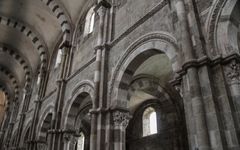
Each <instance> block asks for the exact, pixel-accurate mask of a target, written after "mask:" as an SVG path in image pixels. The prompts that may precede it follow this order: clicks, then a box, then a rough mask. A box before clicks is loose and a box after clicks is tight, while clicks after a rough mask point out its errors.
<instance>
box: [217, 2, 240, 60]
mask: <svg viewBox="0 0 240 150" xmlns="http://www.w3.org/2000/svg"><path fill="white" fill-rule="evenodd" d="M239 9H240V1H238V0H231V1H227V2H226V4H225V5H224V7H223V10H222V12H221V14H220V18H219V20H218V25H217V27H216V33H215V36H216V37H215V41H216V46H215V47H216V49H217V50H220V52H219V53H220V54H222V55H223V56H226V55H229V54H231V53H238V54H239V43H238V42H239V33H240V27H239V25H240V17H239V15H240V10H239ZM223 18H224V19H223Z"/></svg>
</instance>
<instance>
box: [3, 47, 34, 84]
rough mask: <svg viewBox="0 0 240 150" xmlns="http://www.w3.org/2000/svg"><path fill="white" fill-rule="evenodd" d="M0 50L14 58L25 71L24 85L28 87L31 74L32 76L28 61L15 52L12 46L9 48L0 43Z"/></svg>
mask: <svg viewBox="0 0 240 150" xmlns="http://www.w3.org/2000/svg"><path fill="white" fill-rule="evenodd" d="M0 52H4V53H6V54H8V55H10V56H12V57H13V58H15V59H16V60H17V61H18V63H19V64H20V65H21V66H22V67H23V70H24V73H25V80H26V83H25V87H29V86H30V83H31V76H32V69H31V68H30V64H29V62H28V61H27V60H26V59H25V58H23V56H22V55H21V54H19V53H17V52H18V51H17V50H14V49H13V48H10V47H9V46H8V45H5V44H2V43H0Z"/></svg>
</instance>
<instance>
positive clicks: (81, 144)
mask: <svg viewBox="0 0 240 150" xmlns="http://www.w3.org/2000/svg"><path fill="white" fill-rule="evenodd" d="M84 142H85V135H84V134H83V132H81V133H80V136H79V137H78V139H77V144H76V146H77V147H76V150H84Z"/></svg>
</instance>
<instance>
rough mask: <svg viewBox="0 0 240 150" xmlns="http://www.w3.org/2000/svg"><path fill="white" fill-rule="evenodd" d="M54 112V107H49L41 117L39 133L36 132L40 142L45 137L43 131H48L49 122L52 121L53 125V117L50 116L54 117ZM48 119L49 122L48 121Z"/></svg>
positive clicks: (38, 127)
mask: <svg viewBox="0 0 240 150" xmlns="http://www.w3.org/2000/svg"><path fill="white" fill-rule="evenodd" d="M53 111H54V106H52V105H50V106H48V107H47V108H46V109H45V110H44V111H43V113H42V115H41V116H40V118H39V122H38V126H37V132H36V133H37V139H39V140H40V138H42V137H43V135H42V133H43V131H45V130H46V127H47V125H48V123H49V121H50V123H51V121H52V117H49V116H52V114H53ZM47 117H48V118H47ZM46 119H47V120H46ZM49 119H50V120H49ZM45 120H46V121H47V122H45V124H44V121H45ZM42 129H43V130H42Z"/></svg>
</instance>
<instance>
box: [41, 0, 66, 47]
mask: <svg viewBox="0 0 240 150" xmlns="http://www.w3.org/2000/svg"><path fill="white" fill-rule="evenodd" d="M41 1H42V2H43V3H44V4H45V5H46V6H47V7H49V9H50V11H51V12H52V13H53V14H54V15H55V17H56V18H57V20H58V22H59V24H60V25H61V29H62V32H63V34H64V35H63V41H64V44H65V45H66V46H69V45H70V44H71V33H70V32H71V21H70V17H69V15H68V14H67V11H65V9H64V8H63V5H61V4H59V3H60V2H59V1H56V0H41Z"/></svg>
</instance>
